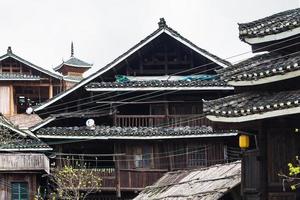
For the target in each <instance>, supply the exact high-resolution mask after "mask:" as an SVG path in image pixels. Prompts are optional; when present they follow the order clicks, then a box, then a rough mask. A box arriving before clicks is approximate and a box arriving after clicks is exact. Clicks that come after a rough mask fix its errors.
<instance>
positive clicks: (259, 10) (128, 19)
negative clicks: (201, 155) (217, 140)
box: [0, 0, 299, 71]
mask: <svg viewBox="0 0 300 200" xmlns="http://www.w3.org/2000/svg"><path fill="white" fill-rule="evenodd" d="M298 6H299V1H298V0H247V1H246V0H226V1H225V0H105V1H104V0H70V1H69V0H9V1H7V0H0V8H1V12H0V18H1V37H0V50H1V51H0V54H4V53H6V49H7V47H8V46H12V50H13V52H14V53H16V54H17V55H19V56H21V57H23V58H25V59H27V60H28V61H30V62H33V63H34V64H36V65H38V66H41V67H44V68H47V69H51V68H53V67H55V66H57V65H59V64H60V63H61V62H62V59H64V60H67V59H68V58H69V57H70V43H71V41H74V47H75V56H76V57H78V58H80V59H82V60H84V61H87V62H90V63H93V64H94V67H93V71H94V70H96V69H99V68H101V67H103V66H104V65H105V64H107V63H108V62H110V61H112V60H113V59H114V58H115V57H117V56H119V55H120V54H121V53H123V52H125V51H126V50H128V49H129V48H130V47H132V46H133V45H134V44H136V43H137V42H139V41H140V40H142V39H143V38H144V37H146V36H147V35H149V34H150V33H151V32H153V31H154V30H155V29H157V27H158V25H157V22H158V21H159V18H160V17H164V18H165V20H166V22H167V24H168V25H169V26H170V27H172V28H173V29H175V30H176V31H178V32H179V33H180V34H181V35H183V36H184V37H186V38H187V39H189V40H191V41H192V42H193V43H195V44H197V45H198V46H199V47H201V48H204V49H206V50H208V51H210V52H212V53H214V54H216V55H217V56H219V57H221V58H227V57H230V56H232V55H236V54H239V53H242V52H247V51H250V47H249V46H248V45H246V44H244V43H243V42H241V41H240V40H239V38H238V26H237V23H243V22H249V21H252V20H255V19H258V18H261V17H265V16H268V15H271V14H274V13H276V12H280V11H284V10H287V9H292V8H296V7H298ZM1 52H2V53H1ZM238 59H239V58H235V60H238Z"/></svg>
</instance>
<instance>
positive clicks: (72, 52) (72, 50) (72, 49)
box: [71, 41, 74, 57]
mask: <svg viewBox="0 0 300 200" xmlns="http://www.w3.org/2000/svg"><path fill="white" fill-rule="evenodd" d="M73 56H74V45H73V41H72V42H71V57H73Z"/></svg>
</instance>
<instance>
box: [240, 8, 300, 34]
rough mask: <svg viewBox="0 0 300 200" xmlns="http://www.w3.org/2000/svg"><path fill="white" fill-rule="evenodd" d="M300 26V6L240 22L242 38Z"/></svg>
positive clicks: (279, 31)
mask: <svg viewBox="0 0 300 200" xmlns="http://www.w3.org/2000/svg"><path fill="white" fill-rule="evenodd" d="M299 26H300V8H296V9H292V10H287V11H283V12H280V13H277V14H274V15H271V16H268V17H264V18H262V19H258V20H255V21H253V22H249V23H241V24H239V34H240V38H241V39H242V40H244V39H245V38H255V37H263V36H266V35H272V34H277V33H281V32H285V31H289V30H292V29H294V28H297V27H299Z"/></svg>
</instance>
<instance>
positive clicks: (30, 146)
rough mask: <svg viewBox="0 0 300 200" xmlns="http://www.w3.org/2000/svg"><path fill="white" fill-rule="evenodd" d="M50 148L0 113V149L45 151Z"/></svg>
mask: <svg viewBox="0 0 300 200" xmlns="http://www.w3.org/2000/svg"><path fill="white" fill-rule="evenodd" d="M45 150H51V148H50V147H49V146H48V145H47V144H45V143H43V142H42V141H40V140H39V139H37V138H34V137H32V136H30V135H28V134H27V133H25V132H23V131H21V130H19V129H18V128H16V127H14V125H13V124H12V123H10V122H9V121H8V120H7V119H6V118H5V117H4V116H2V115H0V151H45Z"/></svg>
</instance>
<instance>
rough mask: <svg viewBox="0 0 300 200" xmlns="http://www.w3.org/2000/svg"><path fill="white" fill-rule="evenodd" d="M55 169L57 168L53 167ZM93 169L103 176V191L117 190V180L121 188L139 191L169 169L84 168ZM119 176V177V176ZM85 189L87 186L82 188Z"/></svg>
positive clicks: (95, 175)
mask: <svg viewBox="0 0 300 200" xmlns="http://www.w3.org/2000/svg"><path fill="white" fill-rule="evenodd" d="M51 170H52V171H55V169H51ZM82 170H91V171H92V173H93V176H94V177H99V178H101V187H99V190H101V191H104V190H105V191H117V190H118V187H117V185H118V184H117V182H118V181H120V183H119V185H120V188H119V189H120V190H122V191H137V190H142V189H144V188H145V187H146V186H149V185H152V184H153V183H154V182H156V181H157V180H158V179H159V178H160V177H162V176H163V175H164V174H165V173H166V172H167V169H120V170H119V173H117V171H116V169H115V168H96V169H82ZM118 176H119V177H118ZM81 189H82V190H85V189H87V188H81Z"/></svg>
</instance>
